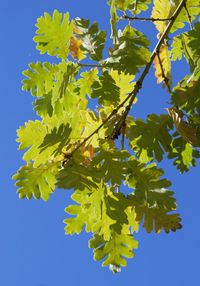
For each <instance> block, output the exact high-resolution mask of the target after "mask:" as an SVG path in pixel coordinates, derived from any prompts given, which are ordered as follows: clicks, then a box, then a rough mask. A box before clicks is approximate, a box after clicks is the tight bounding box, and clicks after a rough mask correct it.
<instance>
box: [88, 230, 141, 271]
mask: <svg viewBox="0 0 200 286" xmlns="http://www.w3.org/2000/svg"><path fill="white" fill-rule="evenodd" d="M89 247H90V248H93V249H94V250H93V252H94V260H96V261H98V260H102V259H104V262H103V263H102V266H110V268H111V270H118V271H116V272H119V271H120V267H121V266H123V267H124V266H126V264H127V262H126V259H125V258H133V257H134V252H133V249H135V248H137V247H138V242H137V241H136V240H135V239H134V237H133V235H132V234H131V233H130V231H129V229H128V227H127V226H124V228H123V230H122V233H120V234H118V233H116V232H112V236H111V238H110V240H109V241H105V240H104V239H103V236H100V235H99V234H94V238H93V239H91V240H90V241H89ZM114 266H115V267H114ZM114 272H115V271H114Z"/></svg>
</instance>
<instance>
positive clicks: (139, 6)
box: [108, 0, 152, 15]
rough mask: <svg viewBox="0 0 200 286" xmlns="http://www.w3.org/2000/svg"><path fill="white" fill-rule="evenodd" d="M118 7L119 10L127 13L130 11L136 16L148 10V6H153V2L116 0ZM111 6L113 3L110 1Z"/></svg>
mask: <svg viewBox="0 0 200 286" xmlns="http://www.w3.org/2000/svg"><path fill="white" fill-rule="evenodd" d="M115 2H116V6H117V9H118V10H121V11H126V10H129V11H130V12H132V13H133V14H134V15H135V14H139V13H141V12H142V11H146V10H147V9H148V5H149V4H151V2H152V1H151V0H116V1H115ZM108 3H109V4H110V3H111V1H108Z"/></svg>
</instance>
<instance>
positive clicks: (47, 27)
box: [33, 10, 74, 59]
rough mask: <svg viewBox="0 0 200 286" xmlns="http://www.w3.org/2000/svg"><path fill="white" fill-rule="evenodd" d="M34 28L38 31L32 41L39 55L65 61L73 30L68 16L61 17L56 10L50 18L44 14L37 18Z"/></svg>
mask: <svg viewBox="0 0 200 286" xmlns="http://www.w3.org/2000/svg"><path fill="white" fill-rule="evenodd" d="M36 27H37V28H38V29H37V31H36V36H35V37H34V38H33V40H34V41H35V42H36V43H37V46H36V48H37V49H38V50H39V51H40V53H41V54H44V53H48V54H49V55H50V56H56V57H58V58H61V59H66V58H67V56H68V53H69V46H70V38H71V36H72V33H73V28H74V27H73V23H70V21H69V14H68V13H65V14H64V15H62V14H61V13H59V12H58V11H57V10H55V11H54V12H53V15H52V16H51V15H50V14H48V13H44V16H41V17H40V18H38V21H37V24H36Z"/></svg>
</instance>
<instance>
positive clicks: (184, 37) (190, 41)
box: [171, 22, 200, 76]
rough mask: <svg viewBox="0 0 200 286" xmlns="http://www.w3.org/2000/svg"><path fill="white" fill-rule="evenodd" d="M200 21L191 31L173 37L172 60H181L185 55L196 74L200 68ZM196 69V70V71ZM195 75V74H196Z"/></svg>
mask: <svg viewBox="0 0 200 286" xmlns="http://www.w3.org/2000/svg"><path fill="white" fill-rule="evenodd" d="M199 34H200V23H198V22H197V23H195V25H194V28H193V29H192V30H191V31H189V32H185V33H182V34H180V35H178V36H176V37H174V39H173V43H172V51H171V52H172V60H174V61H175V60H177V59H179V60H181V59H182V55H184V56H185V58H186V60H187V62H188V63H189V65H190V69H191V71H192V72H194V75H195V74H196V73H197V71H199V70H200V68H199V67H200V64H199V63H198V62H199V59H200V48H199V44H198V43H199V41H200V36H199ZM195 70H196V71H195ZM194 75H193V76H194Z"/></svg>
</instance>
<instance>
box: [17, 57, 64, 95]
mask: <svg viewBox="0 0 200 286" xmlns="http://www.w3.org/2000/svg"><path fill="white" fill-rule="evenodd" d="M29 67H30V69H28V70H25V71H24V72H23V75H25V76H26V77H27V78H26V79H24V80H23V81H22V83H23V87H22V89H23V90H25V91H30V92H31V94H32V95H33V96H38V97H40V96H44V95H45V94H48V93H49V92H50V91H51V90H52V88H53V82H54V75H55V73H58V72H59V65H55V64H50V63H48V62H44V63H40V62H36V63H30V64H29Z"/></svg>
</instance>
